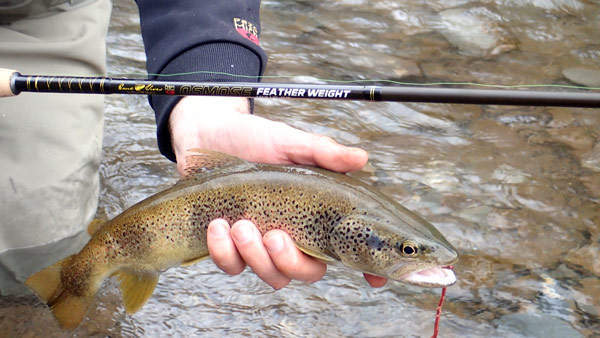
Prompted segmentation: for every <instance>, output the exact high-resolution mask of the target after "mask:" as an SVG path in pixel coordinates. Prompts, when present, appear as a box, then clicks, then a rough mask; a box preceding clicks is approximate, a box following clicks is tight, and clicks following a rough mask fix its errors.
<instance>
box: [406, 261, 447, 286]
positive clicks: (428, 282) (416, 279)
mask: <svg viewBox="0 0 600 338" xmlns="http://www.w3.org/2000/svg"><path fill="white" fill-rule="evenodd" d="M397 280H398V281H400V282H403V283H407V284H412V285H418V286H422V287H429V288H444V287H447V286H450V285H452V284H454V283H456V275H455V274H454V271H453V270H452V269H451V268H450V267H449V266H434V267H429V268H426V269H423V270H419V271H413V272H410V273H407V274H404V275H402V276H400V277H399V278H398V279H397Z"/></svg>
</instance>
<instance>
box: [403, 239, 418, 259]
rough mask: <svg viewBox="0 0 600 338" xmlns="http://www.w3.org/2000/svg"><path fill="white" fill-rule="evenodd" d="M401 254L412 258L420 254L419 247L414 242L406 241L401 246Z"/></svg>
mask: <svg viewBox="0 0 600 338" xmlns="http://www.w3.org/2000/svg"><path fill="white" fill-rule="evenodd" d="M400 252H401V253H402V254H403V255H404V256H409V257H412V256H415V255H416V254H418V253H419V247H418V246H417V244H416V243H414V242H412V241H404V242H402V244H401V245H400Z"/></svg>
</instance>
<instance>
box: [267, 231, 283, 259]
mask: <svg viewBox="0 0 600 338" xmlns="http://www.w3.org/2000/svg"><path fill="white" fill-rule="evenodd" d="M265 246H266V247H267V251H269V253H272V254H276V253H279V252H281V250H283V238H282V237H281V236H280V235H278V234H268V235H267V236H266V237H265Z"/></svg>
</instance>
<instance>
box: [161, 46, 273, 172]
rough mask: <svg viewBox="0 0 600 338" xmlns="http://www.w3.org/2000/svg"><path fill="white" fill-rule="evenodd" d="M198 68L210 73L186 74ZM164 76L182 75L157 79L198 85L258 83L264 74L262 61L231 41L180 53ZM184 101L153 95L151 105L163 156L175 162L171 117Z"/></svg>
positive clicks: (164, 72)
mask: <svg viewBox="0 0 600 338" xmlns="http://www.w3.org/2000/svg"><path fill="white" fill-rule="evenodd" d="M196 69H203V70H204V69H207V70H210V72H206V73H204V72H203V73H193V72H192V73H189V74H183V73H184V72H190V71H191V70H196ZM160 73H161V74H164V75H168V74H180V75H175V76H171V75H169V76H161V77H157V76H154V78H159V79H163V80H173V81H196V82H258V81H259V75H260V74H261V73H262V60H261V58H260V57H259V56H258V55H257V54H256V53H255V52H254V51H252V50H250V49H248V48H246V47H245V46H242V45H239V44H236V43H230V42H213V43H207V44H203V45H200V46H197V47H195V48H193V49H190V50H188V51H186V52H184V53H182V54H180V55H179V56H177V57H176V58H175V59H173V60H171V61H170V62H169V63H168V64H167V65H166V66H165V67H164V68H163V69H162V70H161V72H160ZM228 74H237V75H243V76H232V75H228ZM181 98H182V97H181V96H163V95H156V96H149V101H150V105H151V106H152V108H153V109H154V112H155V115H156V123H157V140H158V148H159V150H160V152H161V154H163V155H164V156H166V157H167V158H168V159H169V160H171V161H173V162H175V153H174V152H173V147H172V144H171V131H170V128H169V117H170V116H171V110H173V108H174V107H175V105H176V104H177V102H179V100H181Z"/></svg>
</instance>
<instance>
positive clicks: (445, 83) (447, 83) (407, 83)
mask: <svg viewBox="0 0 600 338" xmlns="http://www.w3.org/2000/svg"><path fill="white" fill-rule="evenodd" d="M195 74H206V75H225V76H229V77H231V78H247V79H261V80H263V79H294V78H300V77H310V78H311V79H314V80H315V81H318V82H325V83H342V84H351V83H355V84H357V83H389V84H395V85H401V86H424V87H433V86H471V87H485V88H500V89H527V88H562V89H578V90H587V91H597V90H600V87H586V86H577V85H567V84H550V83H548V84H518V85H502V84H493V83H478V82H468V81H465V82H460V81H459V82H452V81H440V82H410V81H396V80H390V79H355V80H336V79H323V78H318V77H313V76H310V75H301V74H298V75H257V76H252V75H243V74H235V73H227V72H215V71H208V70H199V71H193V72H184V73H166V74H155V73H114V74H111V75H110V76H111V77H121V76H144V77H147V76H155V77H158V78H162V77H165V78H168V77H175V76H186V75H195Z"/></svg>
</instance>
